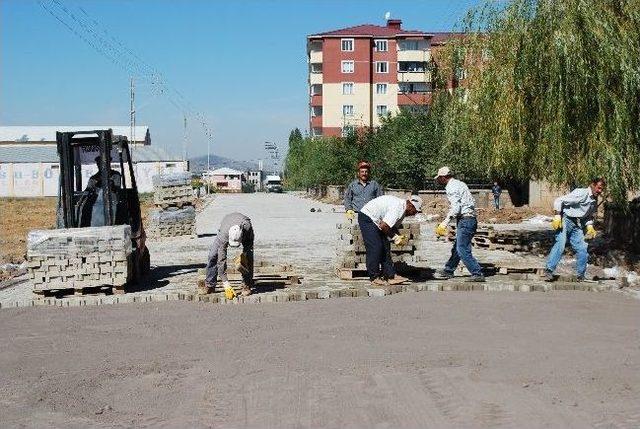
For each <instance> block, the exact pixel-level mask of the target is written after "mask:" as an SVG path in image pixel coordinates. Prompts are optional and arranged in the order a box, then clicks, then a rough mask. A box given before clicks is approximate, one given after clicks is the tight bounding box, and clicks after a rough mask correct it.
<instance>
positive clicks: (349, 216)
mask: <svg viewBox="0 0 640 429" xmlns="http://www.w3.org/2000/svg"><path fill="white" fill-rule="evenodd" d="M345 215H346V216H347V219H349V220H353V218H354V217H356V212H354V211H353V210H347V212H346V213H345Z"/></svg>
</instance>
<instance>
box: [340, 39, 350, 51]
mask: <svg viewBox="0 0 640 429" xmlns="http://www.w3.org/2000/svg"><path fill="white" fill-rule="evenodd" d="M340 46H341V47H342V50H343V51H344V52H351V51H353V39H342V40H341V41H340Z"/></svg>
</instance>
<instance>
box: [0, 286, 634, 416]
mask: <svg viewBox="0 0 640 429" xmlns="http://www.w3.org/2000/svg"><path fill="white" fill-rule="evenodd" d="M639 315H640V302H639V301H638V300H634V299H630V298H627V297H625V296H623V295H621V294H610V293H603V294H596V293H583V292H565V293H561V292H556V293H540V294H519V293H487V292H480V293H448V294H443V293H440V294H438V293H427V292H425V293H421V294H398V295H393V296H390V297H386V298H380V299H358V298H353V299H340V300H333V301H308V302H297V303H293V302H292V303H279V304H259V305H217V306H212V305H204V304H196V303H186V302H174V303H165V304H152V303H151V304H132V305H121V306H99V307H93V308H91V307H83V308H65V309H59V308H41V309H10V310H3V311H1V312H0V326H1V327H2V329H0V342H1V343H2V344H3V347H2V351H1V353H0V368H2V371H0V385H1V386H2V389H0V409H1V410H2V412H1V413H0V415H1V417H0V419H1V424H0V425H1V426H3V427H66V428H69V427H77V428H86V427H113V426H118V427H132V426H135V427H218V428H226V427H249V428H254V427H255V428H262V427H273V428H282V427H329V428H331V427H352V428H359V427H363V428H364V427H366V428H370V427H379V428H400V427H408V428H419V427H420V428H421V427H519V428H523V427H576V428H578V427H580V428H582V427H602V428H609V427H629V428H631V427H638V426H640V391H639V390H640V388H639V386H640V371H639V370H638V364H639V363H640V347H639V346H638V345H639V344H640V333H639V330H638V326H639V322H640V316H639Z"/></svg>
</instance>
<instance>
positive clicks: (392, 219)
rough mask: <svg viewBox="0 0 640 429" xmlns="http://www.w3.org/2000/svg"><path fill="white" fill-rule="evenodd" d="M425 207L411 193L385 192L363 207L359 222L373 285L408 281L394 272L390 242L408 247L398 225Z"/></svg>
mask: <svg viewBox="0 0 640 429" xmlns="http://www.w3.org/2000/svg"><path fill="white" fill-rule="evenodd" d="M421 207H422V199H421V198H420V197H419V196H417V195H412V196H411V197H410V198H409V199H408V200H403V199H402V198H398V197H394V196H393V195H382V196H380V197H377V198H374V199H372V200H371V201H369V202H368V203H367V204H365V205H364V207H362V209H361V210H360V211H359V213H358V223H359V224H360V231H361V232H362V239H363V240H364V247H365V250H366V252H367V256H366V258H367V259H366V261H367V275H368V276H369V280H371V285H372V286H374V287H379V286H384V285H387V284H392V285H393V284H400V283H403V282H405V281H407V278H405V277H402V276H400V275H398V274H396V272H395V268H394V266H393V260H392V259H391V243H390V241H389V239H391V240H392V241H393V243H394V244H396V245H398V246H406V245H407V243H408V242H409V237H407V236H406V235H402V234H400V233H399V232H398V226H399V225H400V223H401V222H402V219H404V217H405V216H414V215H415V214H416V213H418V212H419V211H420V208H421Z"/></svg>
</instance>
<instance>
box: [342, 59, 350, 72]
mask: <svg viewBox="0 0 640 429" xmlns="http://www.w3.org/2000/svg"><path fill="white" fill-rule="evenodd" d="M342 73H353V61H342Z"/></svg>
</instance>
